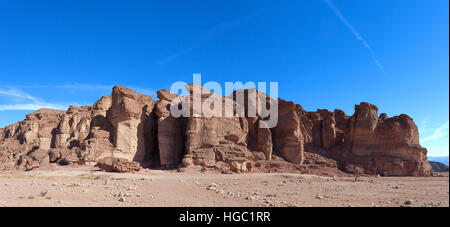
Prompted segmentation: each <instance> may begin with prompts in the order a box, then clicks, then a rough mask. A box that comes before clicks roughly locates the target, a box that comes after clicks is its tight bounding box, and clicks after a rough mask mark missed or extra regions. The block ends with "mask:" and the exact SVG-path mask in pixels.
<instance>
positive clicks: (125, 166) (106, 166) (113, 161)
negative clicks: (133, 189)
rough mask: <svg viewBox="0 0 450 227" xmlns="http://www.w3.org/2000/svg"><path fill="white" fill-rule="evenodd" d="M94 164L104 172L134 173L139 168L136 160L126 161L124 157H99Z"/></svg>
mask: <svg viewBox="0 0 450 227" xmlns="http://www.w3.org/2000/svg"><path fill="white" fill-rule="evenodd" d="M95 166H96V167H98V168H100V169H101V170H104V171H106V172H118V173H134V172H137V171H139V170H140V169H141V166H140V165H139V163H137V162H134V161H128V160H127V159H125V158H112V157H108V158H103V159H100V160H99V161H98V162H97V164H96V165H95Z"/></svg>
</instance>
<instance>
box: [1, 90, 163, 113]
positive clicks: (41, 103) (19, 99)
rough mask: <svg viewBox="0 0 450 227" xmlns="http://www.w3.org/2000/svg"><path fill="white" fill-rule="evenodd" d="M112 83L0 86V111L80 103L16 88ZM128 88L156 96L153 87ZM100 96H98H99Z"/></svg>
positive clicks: (63, 106)
mask: <svg viewBox="0 0 450 227" xmlns="http://www.w3.org/2000/svg"><path fill="white" fill-rule="evenodd" d="M112 87H113V85H91V84H63V85H49V84H47V85H45V84H44V85H39V84H36V85H25V86H14V87H12V86H10V87H8V88H6V89H2V88H0V97H2V96H3V97H6V98H7V100H8V103H2V104H0V111H11V110H38V109H41V108H49V109H58V110H67V109H68V108H69V106H71V105H76V106H80V104H77V103H72V102H70V104H68V103H69V102H66V103H49V102H47V101H45V100H43V99H41V98H39V97H35V96H32V95H30V94H28V93H25V92H23V91H22V90H21V89H18V88H28V89H66V90H83V91H102V92H106V91H111V89H112ZM126 87H129V88H130V89H132V90H134V91H136V92H138V93H141V94H144V95H148V96H152V97H153V98H154V97H155V96H156V92H155V91H154V90H153V89H148V88H141V87H137V86H126ZM99 98H100V97H99Z"/></svg>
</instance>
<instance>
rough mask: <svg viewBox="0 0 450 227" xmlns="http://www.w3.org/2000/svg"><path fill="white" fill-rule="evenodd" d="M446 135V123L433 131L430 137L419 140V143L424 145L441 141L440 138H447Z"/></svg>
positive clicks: (447, 124) (447, 126)
mask: <svg viewBox="0 0 450 227" xmlns="http://www.w3.org/2000/svg"><path fill="white" fill-rule="evenodd" d="M448 134H449V122H448V121H447V122H445V123H444V124H443V125H441V126H440V127H439V128H437V129H435V130H434V132H433V133H432V134H431V135H429V136H427V137H425V138H423V139H421V140H420V143H426V142H429V141H434V140H439V139H442V138H444V137H446V136H448Z"/></svg>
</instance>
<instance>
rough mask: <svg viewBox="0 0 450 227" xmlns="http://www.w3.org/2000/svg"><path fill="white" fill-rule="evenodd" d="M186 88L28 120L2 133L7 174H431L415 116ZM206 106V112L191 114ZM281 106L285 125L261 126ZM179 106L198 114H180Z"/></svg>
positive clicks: (115, 96) (128, 95)
mask: <svg viewBox="0 0 450 227" xmlns="http://www.w3.org/2000/svg"><path fill="white" fill-rule="evenodd" d="M187 90H188V91H189V93H190V94H189V95H185V96H178V95H177V94H174V93H171V92H169V91H168V90H160V91H158V93H157V94H158V99H159V100H157V101H155V100H153V99H152V98H151V97H150V96H146V95H143V94H139V93H136V92H134V91H132V90H131V89H128V88H125V87H122V86H115V87H114V88H113V89H112V94H111V95H109V96H103V97H101V98H100V99H99V100H98V101H97V102H95V103H94V104H93V105H92V106H82V107H74V106H71V107H70V108H69V109H68V110H67V111H60V110H50V109H41V110H38V111H36V112H34V113H31V114H28V115H27V116H26V119H25V120H23V121H21V122H17V123H14V124H12V125H8V126H6V127H5V128H2V129H0V170H4V169H14V168H18V169H23V170H32V169H35V168H41V167H45V166H48V165H49V163H58V164H61V165H69V164H79V165H94V164H97V166H98V167H99V168H101V169H104V170H106V171H117V172H133V171H138V170H139V168H140V167H151V168H178V167H182V166H191V165H200V166H202V167H203V168H204V169H216V170H219V171H221V172H224V173H225V172H276V171H278V172H305V173H311V172H312V173H321V172H327V171H329V170H333V169H334V170H335V171H339V170H342V171H345V172H352V171H355V170H357V169H358V170H362V171H364V172H365V173H367V174H382V175H386V176H423V175H428V174H430V171H431V166H430V164H429V162H428V161H427V150H426V149H425V148H423V147H421V146H420V144H419V134H418V130H417V126H416V125H415V124H414V121H413V119H411V118H410V117H409V116H407V115H404V114H403V115H400V116H396V117H392V118H388V117H387V115H386V114H380V115H379V114H378V108H377V107H376V106H375V105H372V104H369V103H361V104H360V105H356V106H355V113H354V114H353V115H352V116H347V115H346V114H345V113H344V112H343V111H341V110H334V111H333V112H331V111H328V110H317V111H314V112H308V111H305V110H304V109H303V108H302V107H301V106H300V105H298V104H295V103H293V102H289V101H285V100H282V99H278V100H274V99H272V98H270V97H269V96H267V95H266V94H265V93H263V92H260V91H257V90H256V89H246V90H238V91H235V92H234V93H233V94H231V95H230V96H229V97H223V96H221V95H218V94H215V93H213V92H211V91H209V90H207V89H205V88H203V87H201V86H199V85H188V86H187ZM197 99H200V100H201V102H200V105H201V106H200V108H199V107H196V108H194V107H193V105H191V106H190V108H188V109H183V108H184V106H185V105H184V104H191V103H194V100H197ZM259 101H261V102H259ZM258 103H261V106H260V105H258ZM274 103H276V104H278V112H277V113H278V124H277V126H276V127H274V128H262V127H259V126H260V122H262V121H265V120H267V119H268V117H267V115H266V114H265V113H264V111H267V109H268V108H269V107H270V106H271V104H274ZM264 105H265V107H266V108H262V107H264ZM202 106H203V111H199V110H200V109H202V108H201V107H202ZM216 107H220V108H216ZM173 108H178V109H179V110H182V111H183V112H184V113H185V114H186V113H187V114H190V116H188V117H187V116H183V115H182V116H173V115H172V114H171V109H173ZM227 111H230V112H231V114H232V115H227ZM228 114H229V113H228ZM219 115H220V116H219ZM338 169H339V170H338Z"/></svg>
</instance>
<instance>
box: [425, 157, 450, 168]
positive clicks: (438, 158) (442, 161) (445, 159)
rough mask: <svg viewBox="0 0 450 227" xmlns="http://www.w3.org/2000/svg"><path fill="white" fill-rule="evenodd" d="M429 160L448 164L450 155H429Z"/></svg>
mask: <svg viewBox="0 0 450 227" xmlns="http://www.w3.org/2000/svg"><path fill="white" fill-rule="evenodd" d="M428 161H433V162H440V163H444V164H445V165H447V166H448V156H441V157H433V156H428Z"/></svg>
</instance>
